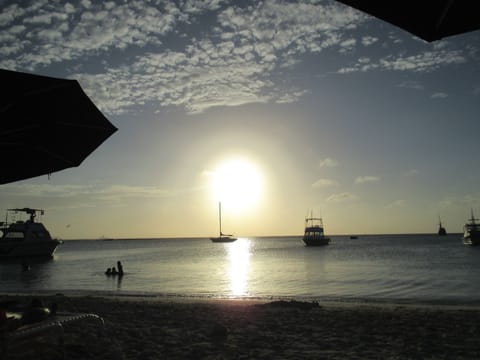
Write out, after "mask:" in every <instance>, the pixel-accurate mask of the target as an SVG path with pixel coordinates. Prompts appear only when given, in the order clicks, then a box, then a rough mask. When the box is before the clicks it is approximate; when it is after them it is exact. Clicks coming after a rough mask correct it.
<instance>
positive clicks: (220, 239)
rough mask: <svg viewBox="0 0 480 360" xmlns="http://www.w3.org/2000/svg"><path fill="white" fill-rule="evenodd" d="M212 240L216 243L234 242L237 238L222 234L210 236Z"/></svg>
mask: <svg viewBox="0 0 480 360" xmlns="http://www.w3.org/2000/svg"><path fill="white" fill-rule="evenodd" d="M210 240H212V242H215V243H229V242H234V241H236V240H237V238H234V237H230V236H220V237H212V238H210Z"/></svg>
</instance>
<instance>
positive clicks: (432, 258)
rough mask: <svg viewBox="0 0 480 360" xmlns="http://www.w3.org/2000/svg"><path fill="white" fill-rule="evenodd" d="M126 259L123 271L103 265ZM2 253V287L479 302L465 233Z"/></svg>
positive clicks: (479, 265)
mask: <svg viewBox="0 0 480 360" xmlns="http://www.w3.org/2000/svg"><path fill="white" fill-rule="evenodd" d="M118 260H120V261H121V262H122V264H123V267H124V271H125V276H123V278H118V277H107V276H106V275H105V274H104V272H105V270H106V269H107V268H108V267H112V266H115V265H116V262H117V261H118ZM30 264H31V271H28V272H23V271H22V269H21V266H20V264H19V263H18V262H12V261H8V262H5V261H3V262H0V291H1V292H22V293H24V292H31V291H33V292H42V291H55V292H64V293H69V292H76V291H81V292H84V291H87V292H93V293H97V292H98V293H104V292H108V293H114V294H118V295H136V294H141V295H152V296H154V295H162V296H164V295H166V296H180V297H205V298H261V299H265V298H287V299H288V298H295V299H303V300H341V301H388V302H415V303H445V304H452V303H453V304H470V305H479V304H480V281H479V279H480V247H471V246H465V245H463V244H462V241H461V235H460V234H455V235H448V236H445V237H438V236H436V235H374V236H360V237H359V238H358V239H350V238H349V237H347V236H333V237H332V243H331V244H330V245H328V246H326V247H318V248H309V247H304V246H303V244H302V242H301V240H300V237H268V238H240V239H238V240H237V241H236V242H234V243H227V244H218V243H212V242H211V241H210V240H209V239H142V240H133V239H132V240H114V241H100V240H98V241H92V240H75V241H73V240H72V241H65V242H64V244H63V245H61V247H60V248H59V249H58V250H57V252H56V254H55V257H54V258H53V259H51V260H42V261H33V260H32V261H31V262H30Z"/></svg>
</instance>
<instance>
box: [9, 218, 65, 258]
mask: <svg viewBox="0 0 480 360" xmlns="http://www.w3.org/2000/svg"><path fill="white" fill-rule="evenodd" d="M9 212H13V213H18V212H21V213H22V212H23V213H26V214H27V215H29V219H28V220H26V221H23V220H18V221H14V222H9V220H8V214H9ZM38 214H41V215H43V214H44V210H41V209H31V208H22V209H8V210H7V216H6V221H5V222H1V223H0V230H1V231H2V233H3V235H2V237H1V238H0V258H7V257H8V258H9V257H41V256H43V257H52V256H53V254H54V252H55V250H56V249H57V247H58V245H60V244H61V243H62V241H60V240H58V239H52V237H51V236H50V233H49V232H48V230H47V229H46V228H45V226H44V225H43V224H42V223H40V222H35V217H36V216H37V215H38Z"/></svg>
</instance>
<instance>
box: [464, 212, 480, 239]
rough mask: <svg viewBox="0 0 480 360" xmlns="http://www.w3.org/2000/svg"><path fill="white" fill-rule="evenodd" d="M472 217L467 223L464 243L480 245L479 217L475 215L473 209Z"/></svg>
mask: <svg viewBox="0 0 480 360" xmlns="http://www.w3.org/2000/svg"><path fill="white" fill-rule="evenodd" d="M471 213H472V217H471V218H470V219H469V222H467V223H466V224H465V226H464V227H463V228H464V233H463V243H464V244H467V245H479V244H480V224H479V223H477V222H476V221H478V219H475V216H473V210H471Z"/></svg>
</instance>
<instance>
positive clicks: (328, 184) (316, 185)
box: [312, 179, 338, 188]
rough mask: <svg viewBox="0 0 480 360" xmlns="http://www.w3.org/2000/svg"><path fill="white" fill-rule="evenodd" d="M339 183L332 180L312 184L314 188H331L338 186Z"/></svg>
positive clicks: (319, 180)
mask: <svg viewBox="0 0 480 360" xmlns="http://www.w3.org/2000/svg"><path fill="white" fill-rule="evenodd" d="M337 185H338V182H337V181H335V180H331V179H318V180H317V181H315V182H314V183H313V184H312V188H323V187H331V186H337Z"/></svg>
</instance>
